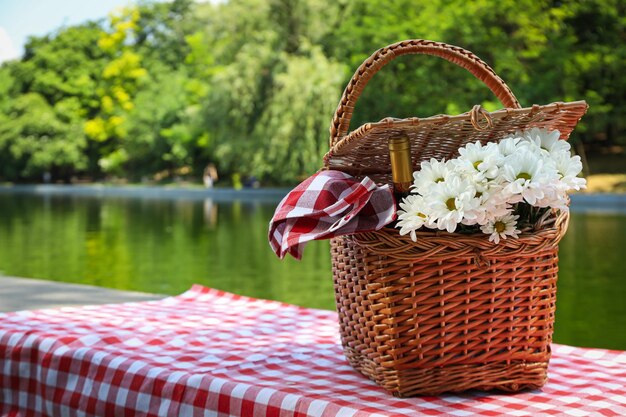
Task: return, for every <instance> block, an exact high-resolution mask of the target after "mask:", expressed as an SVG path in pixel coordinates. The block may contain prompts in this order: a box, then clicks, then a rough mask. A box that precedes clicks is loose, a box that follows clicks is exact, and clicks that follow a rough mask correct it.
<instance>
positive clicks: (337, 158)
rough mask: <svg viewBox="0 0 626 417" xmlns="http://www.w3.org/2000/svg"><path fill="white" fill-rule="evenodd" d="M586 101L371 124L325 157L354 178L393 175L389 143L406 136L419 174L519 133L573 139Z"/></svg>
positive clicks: (329, 164)
mask: <svg viewBox="0 0 626 417" xmlns="http://www.w3.org/2000/svg"><path fill="white" fill-rule="evenodd" d="M587 108H588V106H587V103H586V102H585V101H574V102H569V103H563V102H555V103H551V104H547V105H541V106H540V105H533V106H532V107H526V108H505V109H502V110H497V111H494V112H487V111H485V110H484V109H482V108H481V107H480V106H474V108H473V109H472V110H471V111H469V112H466V113H463V114H459V115H456V116H450V115H437V116H432V117H427V118H419V117H412V118H408V119H395V118H386V119H383V120H381V121H380V122H376V123H366V124H364V125H363V126H361V127H359V128H358V129H356V130H354V131H352V132H351V133H350V134H348V135H346V136H344V137H343V138H341V139H340V140H339V141H338V142H336V143H335V144H334V145H333V146H332V147H331V149H330V150H329V151H328V153H326V155H325V156H324V166H325V168H327V169H334V170H339V171H343V172H346V173H349V174H351V175H355V176H360V175H372V174H383V175H386V174H389V173H390V172H391V163H390V160H389V151H388V146H387V140H388V138H389V137H391V136H397V135H398V134H401V133H406V134H407V135H408V136H409V138H410V141H411V163H412V165H413V169H414V170H415V168H417V167H419V165H420V162H421V161H424V160H428V159H430V158H435V159H438V160H441V159H446V160H447V159H451V158H454V157H456V156H457V154H458V149H459V148H460V147H462V146H464V145H465V144H467V143H470V142H476V141H480V142H481V143H483V144H485V143H487V142H498V141H500V140H501V139H503V138H504V137H506V136H508V135H510V134H512V133H515V132H516V131H518V130H525V129H529V128H533V127H538V128H544V129H547V130H558V131H559V132H560V133H561V139H568V138H569V135H570V133H571V132H572V130H574V128H575V127H576V125H577V124H578V122H579V120H580V119H581V117H582V116H583V115H584V114H585V112H586V111H587Z"/></svg>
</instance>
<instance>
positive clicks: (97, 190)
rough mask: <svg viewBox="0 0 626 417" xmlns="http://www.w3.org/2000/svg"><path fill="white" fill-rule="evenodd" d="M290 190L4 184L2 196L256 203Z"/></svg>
mask: <svg viewBox="0 0 626 417" xmlns="http://www.w3.org/2000/svg"><path fill="white" fill-rule="evenodd" d="M289 190H290V189H289V188H242V189H240V190H236V189H234V188H201V187H184V186H162V185H154V186H146V185H104V184H88V185H61V184H31V185H26V184H18V185H0V194H3V193H19V194H34V195H65V196H84V197H124V198H145V199H185V200H204V199H212V200H215V201H234V200H254V201H280V200H281V199H282V198H283V197H284V196H285V195H286V194H287V193H288V192H289Z"/></svg>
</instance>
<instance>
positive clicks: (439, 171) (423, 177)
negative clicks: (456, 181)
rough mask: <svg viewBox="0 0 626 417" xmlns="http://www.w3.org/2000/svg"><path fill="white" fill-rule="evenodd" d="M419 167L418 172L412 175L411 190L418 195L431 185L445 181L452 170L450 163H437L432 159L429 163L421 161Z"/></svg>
mask: <svg viewBox="0 0 626 417" xmlns="http://www.w3.org/2000/svg"><path fill="white" fill-rule="evenodd" d="M420 167H421V169H420V170H419V171H416V172H414V173H413V179H414V182H413V188H414V189H415V190H416V191H417V192H418V193H420V194H422V193H424V192H426V191H427V190H428V189H430V187H432V186H433V185H435V184H437V183H440V182H443V181H445V180H446V179H447V178H448V177H449V176H450V173H451V172H452V171H453V168H454V167H453V166H452V164H451V163H450V162H446V161H437V160H436V159H434V158H431V160H430V161H422V163H421V164H420Z"/></svg>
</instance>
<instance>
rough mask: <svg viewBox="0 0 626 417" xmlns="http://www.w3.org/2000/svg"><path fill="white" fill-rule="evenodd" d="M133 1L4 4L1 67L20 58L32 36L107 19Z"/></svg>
mask: <svg viewBox="0 0 626 417" xmlns="http://www.w3.org/2000/svg"><path fill="white" fill-rule="evenodd" d="M133 3H136V1H133V0H0V63H2V62H4V61H6V60H9V59H15V58H19V57H20V56H21V54H22V53H23V48H24V44H25V43H26V40H27V38H28V36H30V35H39V36H41V35H45V34H47V33H50V32H52V31H54V30H55V29H58V28H60V27H62V26H71V25H75V24H78V23H82V22H84V21H86V20H95V19H99V18H102V17H106V16H107V14H108V13H109V12H110V11H111V10H113V9H116V8H118V7H123V6H127V5H130V4H133Z"/></svg>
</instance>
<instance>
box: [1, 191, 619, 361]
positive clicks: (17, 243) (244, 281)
mask: <svg viewBox="0 0 626 417" xmlns="http://www.w3.org/2000/svg"><path fill="white" fill-rule="evenodd" d="M275 204H276V203H271V202H269V203H266V202H259V201H256V202H244V201H235V202H230V203H228V202H221V201H215V200H211V199H205V200H197V201H191V200H156V199H124V198H87V197H59V196H32V195H12V194H0V271H2V272H4V273H5V274H7V275H15V276H25V277H38V278H45V279H51V280H59V281H67V282H80V283H86V284H93V285H100V286H106V287H113V288H119V289H130V290H139V291H147V292H154V293H165V294H176V293H180V292H182V291H185V290H186V289H188V288H189V287H190V286H191V285H192V284H193V283H200V284H202V285H206V286H210V287H214V288H219V289H223V290H227V291H232V292H237V293H240V294H245V295H250V296H254V297H263V298H270V299H277V300H282V301H286V302H289V303H294V304H299V305H304V306H309V307H317V308H326V309H333V308H334V295H333V289H332V279H331V273H330V255H329V250H328V242H313V243H312V244H310V245H309V246H307V247H306V249H305V254H304V258H303V260H302V261H301V262H297V261H295V260H293V259H286V260H284V261H279V260H278V259H277V258H276V256H275V255H274V254H273V253H272V251H271V250H270V248H269V245H268V244H267V236H266V234H267V225H268V222H269V219H270V217H271V215H272V213H273V210H274V207H275ZM625 246H626V215H623V214H622V215H619V214H603V215H597V214H581V213H574V214H573V215H572V221H571V222H570V230H569V232H568V234H567V235H566V237H565V239H564V240H563V242H562V243H561V253H560V258H561V259H560V268H561V270H560V274H559V283H558V301H557V320H556V332H555V340H556V341H558V342H561V343H567V344H574V345H582V346H598V347H607V348H615V349H626V332H625V331H624V330H625V329H626V303H625V302H624V301H625V300H626V279H624V277H625V276H626V271H625V265H626V260H625V258H624V256H623V255H622V253H623V248H624V247H625ZM0 283H1V280H0Z"/></svg>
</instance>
